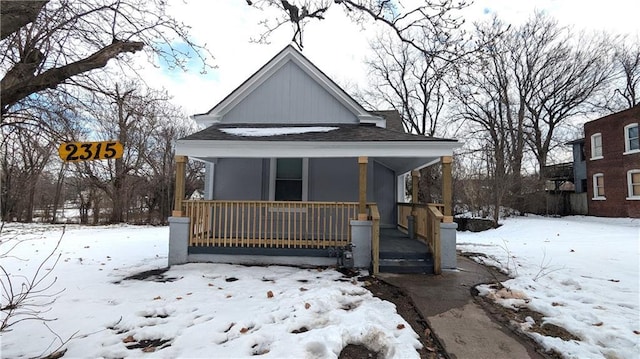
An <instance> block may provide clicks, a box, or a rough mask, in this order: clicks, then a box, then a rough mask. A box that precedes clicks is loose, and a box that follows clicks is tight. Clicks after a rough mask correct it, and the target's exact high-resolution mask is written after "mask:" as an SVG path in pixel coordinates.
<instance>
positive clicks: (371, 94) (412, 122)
mask: <svg viewBox="0 0 640 359" xmlns="http://www.w3.org/2000/svg"><path fill="white" fill-rule="evenodd" d="M422 46H424V47H427V44H425V45H422ZM438 46H439V47H442V48H444V47H447V46H454V45H451V44H447V43H442V42H438V43H435V44H431V48H433V49H434V50H433V51H434V52H435V51H438V50H435V48H436V47H438ZM371 48H372V50H373V55H372V57H370V58H369V59H368V60H367V65H368V67H369V68H370V69H371V73H370V75H371V76H370V77H369V79H370V84H369V88H371V90H369V91H367V92H365V93H364V98H365V100H366V102H367V103H368V104H369V105H370V106H371V107H372V108H385V107H387V108H389V107H390V108H392V109H394V110H396V111H398V112H399V113H400V114H401V116H402V120H403V124H404V128H405V130H406V131H407V132H411V133H416V134H420V135H425V136H434V135H435V134H436V131H438V130H441V129H439V128H438V125H439V119H440V118H441V117H442V116H441V115H442V113H443V110H444V106H445V104H446V97H445V95H446V91H447V88H446V87H447V84H446V74H447V71H448V69H450V68H451V67H452V66H453V62H452V61H445V60H442V59H440V58H437V57H433V56H429V55H427V54H425V53H424V52H419V51H416V50H415V48H413V47H411V46H409V45H407V44H406V43H403V42H400V41H398V40H396V39H395V38H394V37H393V36H392V35H390V34H388V33H384V34H379V35H378V37H377V39H375V40H374V41H373V42H371Z"/></svg>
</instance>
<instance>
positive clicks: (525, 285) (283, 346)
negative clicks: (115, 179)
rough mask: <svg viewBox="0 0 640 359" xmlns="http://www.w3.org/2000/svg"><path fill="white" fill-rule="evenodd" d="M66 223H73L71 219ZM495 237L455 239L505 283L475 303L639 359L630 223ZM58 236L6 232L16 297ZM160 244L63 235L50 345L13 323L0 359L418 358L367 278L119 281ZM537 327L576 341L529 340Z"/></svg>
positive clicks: (526, 221)
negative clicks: (50, 355) (54, 354)
mask: <svg viewBox="0 0 640 359" xmlns="http://www.w3.org/2000/svg"><path fill="white" fill-rule="evenodd" d="M65 213H66V214H67V216H69V215H71V216H70V217H67V218H69V219H71V220H73V219H74V216H75V220H77V210H73V211H65ZM501 223H502V226H501V227H500V228H497V229H492V230H488V231H485V232H480V233H471V232H459V233H458V239H457V248H458V250H461V251H463V252H472V253H475V259H476V260H478V261H480V262H484V263H487V264H489V265H495V266H497V267H499V268H501V269H502V270H503V271H505V272H507V273H509V274H510V276H511V278H510V279H509V280H507V281H505V282H502V285H503V286H504V287H506V288H508V289H509V291H506V290H498V289H497V288H495V287H492V286H487V285H482V286H480V287H479V288H478V289H479V291H480V292H481V293H482V295H487V296H488V297H490V298H494V299H495V300H497V302H498V303H500V304H502V305H504V306H506V307H511V308H519V307H528V308H530V309H532V310H535V311H537V312H539V313H541V317H538V316H535V318H533V317H528V318H522V319H524V320H522V321H521V322H518V323H514V325H517V326H518V327H519V328H520V330H522V332H523V333H524V335H528V336H530V337H532V338H533V339H534V340H535V341H537V342H539V343H540V344H541V345H542V346H543V347H544V348H549V349H554V350H556V351H558V352H561V353H563V354H564V357H565V358H568V359H569V358H571V359H573V358H576V359H577V358H637V353H638V352H639V350H640V338H639V335H638V332H639V331H640V318H639V317H638V313H639V310H640V302H639V300H640V299H639V298H640V297H639V296H638V295H639V287H640V277H639V268H640V267H639V265H640V263H639V262H638V258H639V256H640V253H639V252H638V250H639V248H638V235H639V234H638V233H639V232H638V231H639V228H640V227H639V226H640V220H638V219H637V218H594V217H584V216H569V217H563V218H545V217H538V216H533V215H529V216H526V217H525V216H518V217H515V218H508V219H504V220H502V221H501ZM61 234H62V226H60V225H42V224H22V223H7V224H5V226H4V228H3V231H2V233H1V235H0V253H4V254H3V255H2V258H1V259H2V266H3V269H5V270H7V272H8V273H11V275H12V278H13V279H14V282H13V284H14V287H13V288H14V289H15V288H20V283H21V279H22V278H23V277H22V276H25V277H27V278H31V275H32V274H33V273H34V272H35V271H36V270H37V269H38V266H39V265H40V263H41V262H42V259H43V258H44V257H46V256H47V255H48V254H49V253H51V251H52V249H53V248H54V247H55V244H56V242H57V240H58V239H59V238H61ZM168 238H169V228H168V227H158V226H156V227H151V226H130V225H112V226H78V225H67V227H66V231H65V233H64V236H63V237H62V240H61V243H60V247H59V248H58V250H57V251H56V253H59V254H60V259H59V261H58V263H57V265H55V267H54V266H53V263H52V262H53V260H55V258H57V257H56V256H54V257H53V258H52V260H50V261H48V262H46V263H45V265H44V266H42V268H40V270H41V272H40V273H41V274H45V273H52V275H51V276H50V277H48V278H46V279H44V281H43V284H44V285H45V286H46V285H48V284H49V283H51V282H52V281H53V277H56V278H57V281H56V282H55V283H53V286H52V287H51V288H50V290H47V291H46V293H47V294H53V293H57V292H59V291H61V290H63V289H64V291H62V292H60V293H59V295H57V296H56V297H57V300H56V302H55V304H53V305H52V306H51V310H50V311H47V312H45V313H44V314H42V315H43V316H44V317H45V318H49V319H53V318H57V320H54V321H51V322H48V323H47V325H48V326H49V327H50V328H51V330H53V331H54V332H55V333H57V334H58V335H59V337H58V338H59V340H56V337H55V336H54V334H53V333H52V332H51V331H49V330H48V329H47V327H45V326H44V325H43V324H42V323H41V322H38V321H33V320H31V321H23V322H21V323H18V324H17V325H15V326H14V327H12V328H11V329H13V330H12V331H8V332H5V333H2V340H1V343H0V352H2V355H3V357H9V358H18V357H35V356H41V355H43V352H44V351H45V348H47V347H49V348H55V347H57V346H58V345H59V344H60V340H65V339H67V338H69V337H71V336H73V338H74V339H72V340H71V341H69V342H68V344H67V345H66V346H65V347H66V348H67V349H68V352H67V353H66V355H65V356H64V357H65V358H98V357H102V358H124V357H142V356H143V355H144V357H145V358H158V357H160V358H178V357H181V358H205V357H211V356H212V353H215V355H216V356H217V357H220V358H249V357H251V358H255V357H257V356H258V355H259V357H260V358H305V357H306V358H336V357H337V354H338V353H339V352H340V351H341V349H342V348H343V347H344V346H345V345H346V344H348V343H362V344H364V345H366V346H367V347H369V348H371V349H372V350H375V351H382V352H385V353H386V354H387V355H383V356H384V357H386V358H402V359H405V358H417V357H418V355H417V352H416V351H415V348H419V347H420V343H419V342H418V340H417V334H416V333H415V332H414V331H413V330H412V329H411V327H410V326H409V324H408V323H407V322H406V321H405V320H404V319H403V318H402V317H400V316H399V315H398V314H397V312H396V308H395V305H393V304H392V303H389V302H386V301H382V300H380V299H379V298H377V297H374V296H373V295H372V293H371V292H370V291H369V290H367V281H366V280H365V279H366V278H360V280H354V278H345V277H343V275H342V274H341V273H339V272H337V271H335V270H333V269H330V268H328V269H324V270H322V269H320V270H318V269H301V268H295V267H282V266H235V265H229V264H215V263H191V264H187V265H176V266H172V267H171V269H170V270H169V271H168V272H165V273H164V274H161V275H158V276H151V277H150V278H148V279H146V280H125V279H124V278H126V277H128V276H131V275H133V274H136V273H140V272H142V271H146V270H153V269H157V268H162V267H165V266H166V264H167V255H168V252H167V251H168ZM14 245H16V247H13V246H14ZM10 248H11V249H10ZM9 249H10V252H9V254H8V255H7V250H9ZM478 253H483V254H482V255H478ZM51 268H53V271H52V272H49V271H50V270H51ZM361 274H364V273H361ZM3 283H6V282H3ZM34 300H35V301H34V302H33V303H34V304H35V303H42V302H40V301H45V302H46V301H49V300H50V297H47V296H45V297H41V298H39V299H37V298H36V299H34ZM44 308H49V306H45V307H44ZM44 308H42V307H36V308H35V309H44ZM457 311H459V308H453V309H451V313H453V312H457ZM443 314H444V313H443ZM529 315H531V314H529ZM444 317H446V315H445V316H444ZM21 318H22V317H14V319H16V320H17V319H21ZM0 319H2V318H1V317H0ZM432 320H436V318H432ZM545 323H548V324H554V325H557V326H561V327H563V328H565V329H567V330H568V331H570V332H571V333H572V334H574V335H575V336H577V337H579V338H580V339H578V340H567V341H564V340H561V339H559V338H556V337H552V336H542V335H540V334H538V333H536V332H535V330H531V328H535V327H539V326H542V325H544V324H545ZM203 333H205V334H204V335H203ZM436 334H437V333H436ZM155 339H160V340H162V341H163V342H162V343H163V344H161V345H160V346H159V347H157V348H155V349H153V348H152V349H153V350H154V351H153V352H148V353H143V352H142V349H140V348H139V347H138V348H137V349H134V348H133V347H132V346H134V345H142V346H144V345H145V343H148V342H145V340H147V341H150V340H155ZM463 339H464V338H463ZM165 341H166V342H165ZM50 345H51V346H50ZM452 354H455V353H452Z"/></svg>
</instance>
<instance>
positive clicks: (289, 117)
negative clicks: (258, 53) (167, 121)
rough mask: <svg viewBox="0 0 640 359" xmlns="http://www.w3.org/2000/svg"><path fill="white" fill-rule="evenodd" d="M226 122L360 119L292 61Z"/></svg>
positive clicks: (237, 106)
mask: <svg viewBox="0 0 640 359" xmlns="http://www.w3.org/2000/svg"><path fill="white" fill-rule="evenodd" d="M222 122H223V123H273V124H278V123H299V124H324V123H358V118H357V117H356V116H355V115H354V114H353V113H351V112H350V111H349V110H348V109H347V108H346V107H344V106H343V105H342V104H341V103H340V102H339V101H338V100H337V99H336V98H335V97H333V96H332V95H331V94H330V93H329V92H327V91H326V90H325V89H324V88H322V86H320V85H319V84H318V83H317V82H316V81H314V80H313V79H312V78H311V77H309V75H307V74H306V73H305V72H304V71H303V70H302V69H300V67H298V65H296V64H294V63H292V62H289V63H287V64H285V65H284V66H283V67H282V68H280V69H279V70H278V71H277V72H276V73H275V74H273V76H271V78H269V79H268V80H266V81H265V82H264V83H263V84H262V85H260V86H259V87H258V88H256V89H255V90H254V91H253V92H251V94H249V95H248V96H247V97H246V98H245V99H244V100H242V101H241V102H240V103H239V104H238V105H236V106H235V107H234V108H233V109H232V110H231V111H229V112H228V113H227V114H226V115H225V116H224V118H223V120H222Z"/></svg>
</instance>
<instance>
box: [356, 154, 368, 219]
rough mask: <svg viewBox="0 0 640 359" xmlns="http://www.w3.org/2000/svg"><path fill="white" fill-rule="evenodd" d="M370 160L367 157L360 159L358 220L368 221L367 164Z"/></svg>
mask: <svg viewBox="0 0 640 359" xmlns="http://www.w3.org/2000/svg"><path fill="white" fill-rule="evenodd" d="M368 162H369V159H368V158H367V157H365V156H361V157H358V167H359V170H360V179H359V193H358V220H359V221H366V220H367V218H368V216H367V163H368Z"/></svg>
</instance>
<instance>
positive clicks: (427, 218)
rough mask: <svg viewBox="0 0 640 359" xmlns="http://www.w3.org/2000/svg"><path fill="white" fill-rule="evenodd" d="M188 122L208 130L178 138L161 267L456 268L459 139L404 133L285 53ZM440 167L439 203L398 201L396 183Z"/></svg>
mask: <svg viewBox="0 0 640 359" xmlns="http://www.w3.org/2000/svg"><path fill="white" fill-rule="evenodd" d="M194 118H195V120H196V121H197V122H198V123H200V124H201V125H204V126H208V127H206V128H205V129H204V130H202V131H200V132H197V133H194V134H192V135H189V136H187V137H184V138H182V139H180V140H178V141H177V143H176V161H177V163H178V166H177V174H176V196H175V197H176V203H175V210H174V213H173V216H172V217H171V218H170V223H171V230H170V233H171V234H170V248H169V264H170V265H172V264H178V263H185V262H193V261H218V262H231V263H279V264H306V265H330V264H335V263H336V260H337V258H342V260H343V261H345V262H347V263H348V262H349V261H350V258H349V256H350V255H353V262H354V265H355V266H357V267H371V268H373V270H374V272H376V271H377V270H378V269H380V270H381V271H382V270H385V269H389V270H391V269H392V267H395V268H396V269H398V268H400V270H407V271H411V264H413V265H415V267H418V268H419V270H420V271H432V272H436V273H437V272H439V271H440V269H441V268H447V267H455V224H454V223H452V219H453V217H452V213H451V198H452V194H451V188H452V187H451V159H452V155H453V150H454V149H455V148H457V147H459V146H460V143H459V142H458V141H456V140H453V139H443V138H434V137H425V136H418V135H412V134H408V133H405V132H404V131H403V130H402V123H401V122H400V121H399V115H398V114H397V113H395V112H392V111H391V112H390V111H380V112H368V111H366V110H365V109H364V108H363V107H362V106H361V105H360V104H359V103H358V102H356V101H355V100H354V99H353V98H352V97H350V96H349V95H348V94H347V93H346V92H345V91H344V90H342V89H341V88H340V87H339V86H338V85H337V84H336V83H335V82H333V81H332V80H331V79H330V78H329V77H327V75H325V74H324V73H323V72H322V71H320V69H318V68H317V67H316V66H315V65H314V64H312V63H311V62H310V61H309V60H308V59H307V58H306V57H304V56H303V55H302V54H301V53H300V52H299V51H298V50H296V49H295V48H293V47H291V46H287V47H286V48H284V49H283V50H282V51H281V52H279V53H278V54H277V55H276V56H275V57H274V58H272V59H271V60H270V61H269V62H268V63H266V64H265V65H264V66H262V68H260V69H259V70H258V71H257V72H256V73H255V74H253V75H252V76H251V77H250V78H248V79H247V80H246V81H245V82H244V83H242V84H241V85H240V86H239V87H238V88H237V89H236V90H234V91H233V92H232V93H230V94H229V95H228V96H227V97H225V98H224V99H223V100H222V101H220V102H219V103H218V104H217V105H215V106H214V107H213V108H212V109H211V110H210V111H208V112H206V113H203V114H199V115H195V116H194ZM391 127H393V129H391ZM188 158H193V159H196V160H199V161H203V162H205V163H206V174H205V189H204V200H200V201H191V200H187V201H183V200H182V198H184V196H183V194H184V166H185V162H186V161H187V160H188ZM438 163H442V174H443V175H442V177H443V188H444V189H443V192H444V193H443V198H444V203H442V204H431V205H428V204H418V203H413V204H405V203H398V202H402V201H403V198H404V181H403V178H404V176H405V175H407V174H413V175H417V170H418V169H420V168H423V167H426V166H430V165H433V164H438ZM415 182H416V183H417V181H415ZM416 197H417V196H416ZM398 227H400V228H403V229H404V230H405V232H409V233H415V236H416V237H417V238H418V239H420V240H421V242H419V243H418V245H417V246H414V244H416V243H413V242H415V241H411V240H409V239H406V238H405V239H406V240H405V239H402V238H401V237H402V236H403V235H404V234H402V233H400V232H398V231H397V228H398ZM404 236H405V237H406V235H404ZM420 243H426V245H425V244H420ZM451 258H453V259H451ZM429 260H431V264H430V265H427V263H428V261H429ZM407 268H408V269H407ZM425 268H427V269H425Z"/></svg>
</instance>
